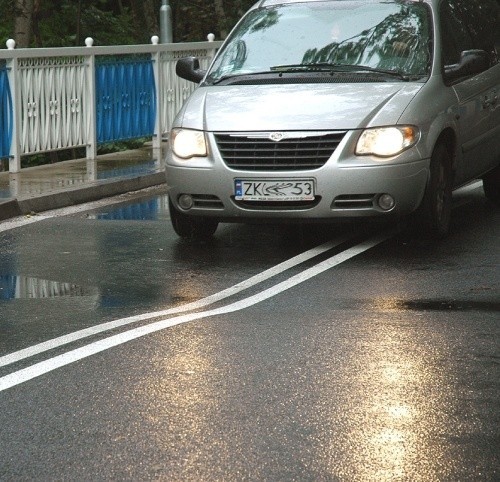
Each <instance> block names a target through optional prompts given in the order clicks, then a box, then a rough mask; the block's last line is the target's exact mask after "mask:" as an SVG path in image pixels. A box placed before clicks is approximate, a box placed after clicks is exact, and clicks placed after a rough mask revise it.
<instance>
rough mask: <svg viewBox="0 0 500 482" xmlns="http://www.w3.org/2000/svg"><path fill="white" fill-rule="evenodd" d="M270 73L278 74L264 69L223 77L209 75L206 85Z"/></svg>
mask: <svg viewBox="0 0 500 482" xmlns="http://www.w3.org/2000/svg"><path fill="white" fill-rule="evenodd" d="M269 74H276V72H273V71H269V70H267V71H263V72H247V73H244V74H243V73H242V74H230V75H223V76H222V77H218V78H215V79H214V78H213V77H210V76H208V77H207V78H206V80H205V85H217V84H221V83H223V82H228V83H230V82H231V81H233V80H234V81H237V80H238V79H241V78H244V77H252V76H259V75H269Z"/></svg>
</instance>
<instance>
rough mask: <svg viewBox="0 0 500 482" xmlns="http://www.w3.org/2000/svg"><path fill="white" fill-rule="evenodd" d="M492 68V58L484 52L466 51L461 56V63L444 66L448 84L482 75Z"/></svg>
mask: <svg viewBox="0 0 500 482" xmlns="http://www.w3.org/2000/svg"><path fill="white" fill-rule="evenodd" d="M489 66H490V56H489V55H488V53H487V52H485V51H484V50H464V51H463V52H462V54H461V55H460V62H459V63H458V64H453V65H445V66H444V77H445V80H446V81H448V82H453V81H454V80H457V79H460V78H461V77H469V76H471V75H475V74H480V73H481V72H484V71H485V70H487V69H488V68H489Z"/></svg>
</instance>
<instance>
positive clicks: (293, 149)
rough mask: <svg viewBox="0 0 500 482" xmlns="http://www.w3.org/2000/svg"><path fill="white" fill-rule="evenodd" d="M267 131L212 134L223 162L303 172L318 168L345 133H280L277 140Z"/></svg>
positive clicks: (253, 168)
mask: <svg viewBox="0 0 500 482" xmlns="http://www.w3.org/2000/svg"><path fill="white" fill-rule="evenodd" d="M270 135H271V134H270V133H268V134H255V133H248V134H215V140H216V142H217V147H218V148H219V152H220V154H221V156H222V159H223V160H224V162H225V163H226V165H227V166H228V167H230V168H232V169H236V170H239V171H304V170H309V169H319V168H320V167H322V166H323V165H324V164H325V163H326V162H327V161H328V159H330V157H331V155H332V154H333V153H334V151H335V149H336V148H337V146H338V145H339V144H340V141H342V139H343V138H344V135H345V132H328V133H325V134H318V133H314V135H307V134H306V135H302V134H300V135H298V134H295V137H294V133H285V134H282V135H283V138H282V139H281V140H279V141H274V140H271V139H270Z"/></svg>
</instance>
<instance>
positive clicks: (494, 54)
mask: <svg viewBox="0 0 500 482" xmlns="http://www.w3.org/2000/svg"><path fill="white" fill-rule="evenodd" d="M441 21H442V22H443V27H444V28H443V37H442V43H443V53H444V63H445V65H449V64H454V63H457V62H458V60H457V53H458V59H459V58H460V52H461V51H463V50H471V49H480V50H484V51H486V52H488V53H489V54H490V62H491V64H492V65H494V64H497V63H498V62H499V61H500V6H499V4H498V2H497V0H481V1H471V0H448V2H445V3H443V4H442V12H441ZM457 51H458V52H457Z"/></svg>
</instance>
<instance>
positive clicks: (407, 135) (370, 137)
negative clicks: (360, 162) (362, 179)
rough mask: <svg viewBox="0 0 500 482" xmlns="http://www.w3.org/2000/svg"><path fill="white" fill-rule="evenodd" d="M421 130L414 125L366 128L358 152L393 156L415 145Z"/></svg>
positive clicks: (359, 142)
mask: <svg viewBox="0 0 500 482" xmlns="http://www.w3.org/2000/svg"><path fill="white" fill-rule="evenodd" d="M418 137H419V131H418V129H417V128H416V127H413V126H394V127H377V128H374V129H366V130H364V131H363V133H362V134H361V136H360V137H359V139H358V143H357V145H356V154H357V155H360V156H364V155H370V154H371V155H374V156H378V157H391V156H395V155H397V154H400V153H401V152H403V151H404V150H406V149H408V148H409V147H411V146H413V145H414V144H415V143H416V142H417V141H418Z"/></svg>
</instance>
